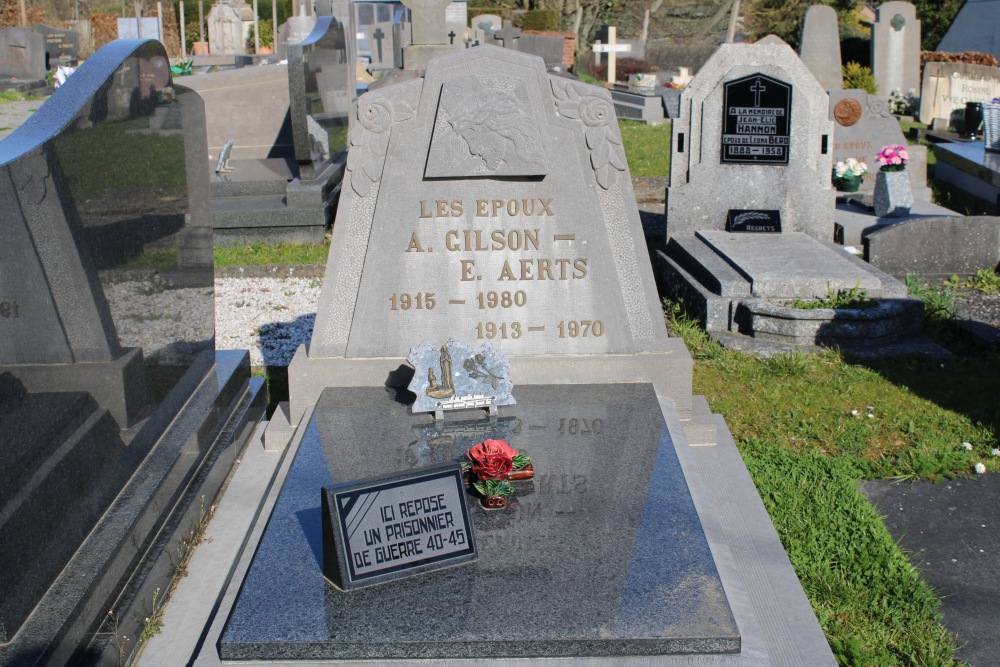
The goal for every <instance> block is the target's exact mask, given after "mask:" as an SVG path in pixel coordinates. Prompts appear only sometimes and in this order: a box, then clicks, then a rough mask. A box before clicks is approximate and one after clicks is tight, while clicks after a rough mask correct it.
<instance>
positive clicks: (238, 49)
mask: <svg viewBox="0 0 1000 667" xmlns="http://www.w3.org/2000/svg"><path fill="white" fill-rule="evenodd" d="M205 20H206V22H207V23H208V52H209V54H210V55H213V56H236V55H242V54H245V53H246V52H247V49H246V39H247V35H248V34H249V29H250V26H252V25H253V8H252V7H250V5H248V4H246V3H245V2H243V0H219V2H216V3H215V4H214V5H212V9H211V10H209V12H208V16H207V17H206V19H205Z"/></svg>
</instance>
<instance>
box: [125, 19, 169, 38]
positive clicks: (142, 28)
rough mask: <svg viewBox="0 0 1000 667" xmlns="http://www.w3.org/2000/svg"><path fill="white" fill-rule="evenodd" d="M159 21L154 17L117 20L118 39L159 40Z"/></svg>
mask: <svg viewBox="0 0 1000 667" xmlns="http://www.w3.org/2000/svg"><path fill="white" fill-rule="evenodd" d="M161 27H162V26H161V24H160V19H159V18H157V17H156V16H143V17H141V18H138V19H136V18H127V19H126V18H119V19H118V39H159V38H160V34H161V30H160V29H161Z"/></svg>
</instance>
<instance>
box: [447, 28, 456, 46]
mask: <svg viewBox="0 0 1000 667" xmlns="http://www.w3.org/2000/svg"><path fill="white" fill-rule="evenodd" d="M448 43H449V44H454V43H455V31H454V30H452V31H451V32H449V33H448Z"/></svg>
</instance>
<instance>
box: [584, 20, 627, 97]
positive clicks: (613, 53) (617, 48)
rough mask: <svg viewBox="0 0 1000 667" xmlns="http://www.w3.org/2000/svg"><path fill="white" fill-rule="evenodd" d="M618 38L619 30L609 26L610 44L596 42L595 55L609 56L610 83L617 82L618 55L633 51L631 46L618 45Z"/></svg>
mask: <svg viewBox="0 0 1000 667" xmlns="http://www.w3.org/2000/svg"><path fill="white" fill-rule="evenodd" d="M617 36H618V28H616V27H614V26H608V43H607V44H601V43H600V42H594V47H593V48H594V53H606V54H608V83H614V82H615V75H616V74H617V72H616V71H615V64H616V58H617V54H619V53H627V52H629V51H631V50H632V45H631V44H618V43H616V41H615V38H616V37H617Z"/></svg>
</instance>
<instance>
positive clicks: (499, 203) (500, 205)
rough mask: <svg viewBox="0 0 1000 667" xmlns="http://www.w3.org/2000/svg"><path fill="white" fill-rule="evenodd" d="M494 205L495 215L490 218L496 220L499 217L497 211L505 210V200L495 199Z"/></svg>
mask: <svg viewBox="0 0 1000 667" xmlns="http://www.w3.org/2000/svg"><path fill="white" fill-rule="evenodd" d="M492 204H493V215H491V216H490V217H491V218H495V217H497V211H499V210H501V209H503V200H502V199H494V200H493V201H492Z"/></svg>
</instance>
